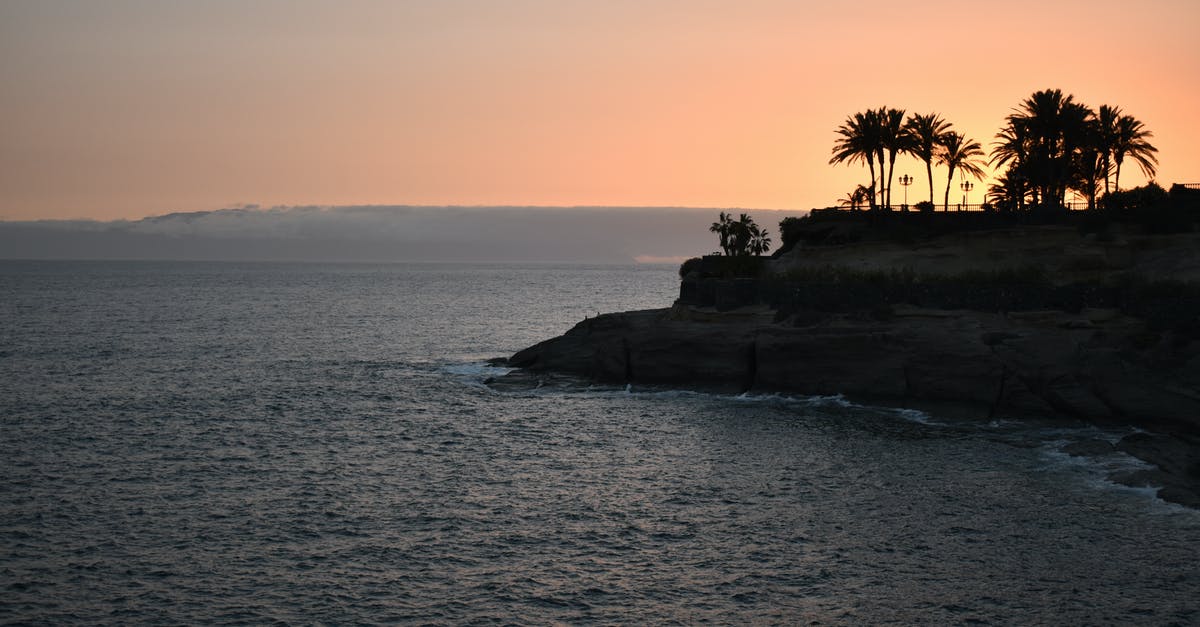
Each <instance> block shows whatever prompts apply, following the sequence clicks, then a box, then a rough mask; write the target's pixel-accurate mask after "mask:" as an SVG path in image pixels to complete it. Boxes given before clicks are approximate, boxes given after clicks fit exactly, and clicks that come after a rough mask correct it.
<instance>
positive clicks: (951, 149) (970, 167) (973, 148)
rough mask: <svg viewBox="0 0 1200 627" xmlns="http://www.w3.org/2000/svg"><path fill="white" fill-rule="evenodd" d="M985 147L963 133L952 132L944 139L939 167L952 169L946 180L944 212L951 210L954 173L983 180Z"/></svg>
mask: <svg viewBox="0 0 1200 627" xmlns="http://www.w3.org/2000/svg"><path fill="white" fill-rule="evenodd" d="M982 156H983V147H982V146H980V145H979V142H977V141H975V140H973V139H967V138H966V137H964V136H963V135H962V134H961V133H956V132H954V131H950V132H949V133H946V135H945V136H944V137H943V139H942V149H941V151H939V152H938V156H937V160H938V165H944V166H946V167H947V168H949V169H950V173H949V174H948V175H947V178H946V197H945V200H944V201H943V203H942V211H949V210H950V184H951V183H953V182H954V171H955V170H961V171H962V172H963V174H970V175H971V176H973V177H975V179H976V180H979V179H981V178H983V176H984V172H983V165H984V163H983V161H981V160H980V159H979V158H980V157H982Z"/></svg>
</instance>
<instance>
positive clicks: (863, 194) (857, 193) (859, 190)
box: [838, 185, 871, 211]
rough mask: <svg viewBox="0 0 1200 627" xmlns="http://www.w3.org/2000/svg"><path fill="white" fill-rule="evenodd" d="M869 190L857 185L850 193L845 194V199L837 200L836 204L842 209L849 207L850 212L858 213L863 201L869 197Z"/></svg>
mask: <svg viewBox="0 0 1200 627" xmlns="http://www.w3.org/2000/svg"><path fill="white" fill-rule="evenodd" d="M870 193H871V190H869V189H867V186H866V185H859V186H858V187H855V188H854V191H852V192H846V197H845V198H842V199H840V200H838V204H839V205H841V206H843V207H849V209H850V210H851V211H858V208H859V207H861V206H862V204H863V201H865V200H866V199H867V196H868V195H870Z"/></svg>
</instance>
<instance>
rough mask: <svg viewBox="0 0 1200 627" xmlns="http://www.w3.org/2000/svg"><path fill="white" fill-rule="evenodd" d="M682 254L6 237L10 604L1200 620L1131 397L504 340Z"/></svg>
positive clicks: (552, 329) (4, 612) (655, 292)
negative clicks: (33, 245)
mask: <svg viewBox="0 0 1200 627" xmlns="http://www.w3.org/2000/svg"><path fill="white" fill-rule="evenodd" d="M677 289H678V278H677V275H676V268H675V267H673V266H670V267H668V266H571V265H453V264H384V265H369V264H303V263H295V264H286V263H278V264H275V263H253V264H241V263H209V262H194V263H185V262H20V261H3V262H0V313H2V315H0V623H3V624H80V625H97V624H118V623H119V624H128V623H134V624H264V623H279V624H287V623H301V624H308V623H363V624H548V623H570V624H664V623H667V624H671V623H674V624H698V623H718V624H744V623H753V624H798V623H809V622H815V623H819V624H888V623H893V624H946V623H952V624H963V623H979V624H1197V623H1200V559H1197V558H1198V557H1200V548H1198V547H1200V512H1197V511H1195V510H1189V509H1186V508H1183V507H1180V506H1176V505H1170V504H1167V503H1164V502H1162V501H1160V500H1158V499H1156V498H1155V497H1154V495H1153V490H1150V489H1131V488H1126V487H1121V486H1118V485H1115V484H1113V483H1110V482H1108V481H1107V480H1106V479H1105V476H1106V472H1107V471H1108V470H1112V469H1114V468H1122V467H1129V468H1136V467H1138V464H1139V462H1137V461H1136V460H1133V459H1131V458H1128V457H1126V456H1124V455H1122V454H1119V453H1114V454H1112V455H1110V456H1107V457H1103V458H1097V459H1083V458H1076V457H1070V456H1068V455H1065V454H1063V453H1061V452H1059V449H1060V448H1061V447H1062V445H1064V444H1068V443H1071V442H1077V441H1083V440H1088V439H1096V438H1099V439H1107V440H1110V441H1115V440H1116V439H1118V438H1120V437H1121V436H1122V435H1125V434H1127V433H1128V432H1129V431H1128V430H1122V429H1119V428H1107V429H1102V428H1099V427H1095V426H1089V425H1085V424H1080V423H1072V422H1063V421H1041V422H1011V421H1004V420H1000V421H991V422H989V421H986V420H973V419H969V418H962V417H951V416H941V415H937V414H935V413H923V412H919V411H914V410H907V409H900V408H892V407H884V406H873V405H868V404H863V403H857V402H853V401H851V400H848V399H845V398H842V397H837V396H834V397H787V396H774V395H755V394H747V395H739V396H731V395H720V394H709V393H704V392H702V391H694V390H684V389H665V388H651V387H639V386H602V385H594V384H589V383H587V382H579V383H578V384H575V385H566V386H552V387H544V388H537V389H529V390H522V391H515V392H512V391H506V392H502V391H497V390H494V389H492V388H490V387H488V386H487V385H485V383H484V382H485V381H486V380H487V378H488V377H493V376H498V375H501V374H503V373H504V372H505V370H504V369H502V368H496V367H491V366H488V365H487V360H488V359H490V358H493V357H502V356H507V355H510V354H512V353H513V352H515V351H517V350H518V349H521V348H524V347H526V346H529V345H532V344H534V343H536V342H538V341H540V340H542V339H546V338H549V337H551V336H554V335H558V334H560V333H562V332H564V331H566V330H567V329H569V328H570V327H571V326H572V325H573V324H575V323H576V322H579V321H580V320H582V319H584V318H585V317H588V316H594V315H596V314H597V313H599V312H610V311H620V310H630V309H644V308H654V307H665V306H668V305H669V304H670V303H671V302H672V300H673V299H674V297H675V295H676V293H677Z"/></svg>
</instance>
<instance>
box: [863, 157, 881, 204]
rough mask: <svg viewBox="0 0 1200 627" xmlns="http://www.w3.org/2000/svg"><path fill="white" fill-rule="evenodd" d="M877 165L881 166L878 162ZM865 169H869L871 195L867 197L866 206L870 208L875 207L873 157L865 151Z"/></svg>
mask: <svg viewBox="0 0 1200 627" xmlns="http://www.w3.org/2000/svg"><path fill="white" fill-rule="evenodd" d="M879 167H883V164H882V163H880V164H879ZM867 169H869V170H870V171H871V195H870V196H869V197H868V198H867V206H869V207H870V208H871V209H872V210H874V209H875V157H874V156H873V155H871V153H867Z"/></svg>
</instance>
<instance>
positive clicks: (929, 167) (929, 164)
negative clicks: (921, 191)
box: [925, 159, 933, 206]
mask: <svg viewBox="0 0 1200 627" xmlns="http://www.w3.org/2000/svg"><path fill="white" fill-rule="evenodd" d="M925 176H928V177H929V204H930V206H932V205H933V159H926V160H925Z"/></svg>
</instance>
